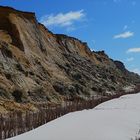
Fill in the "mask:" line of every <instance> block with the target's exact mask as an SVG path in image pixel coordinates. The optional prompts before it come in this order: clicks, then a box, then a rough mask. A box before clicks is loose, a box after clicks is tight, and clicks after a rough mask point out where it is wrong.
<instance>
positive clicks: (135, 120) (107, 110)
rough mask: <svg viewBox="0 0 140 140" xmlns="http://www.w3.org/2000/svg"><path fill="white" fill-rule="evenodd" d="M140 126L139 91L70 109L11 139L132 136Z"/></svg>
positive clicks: (83, 139)
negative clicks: (70, 111) (77, 110)
mask: <svg viewBox="0 0 140 140" xmlns="http://www.w3.org/2000/svg"><path fill="white" fill-rule="evenodd" d="M139 129H140V93H139V94H133V95H125V96H122V97H121V98H118V99H113V100H110V101H107V102H105V103H102V104H100V105H98V106H97V107H96V108H94V109H91V110H83V111H79V112H74V113H69V114H67V115H65V116H63V117H61V118H58V119H56V120H54V121H52V122H50V123H48V124H46V125H44V126H41V127H39V128H37V129H35V130H33V131H30V132H27V133H25V134H22V135H19V136H17V137H14V138H11V139H9V140H133V138H135V136H138V133H139Z"/></svg>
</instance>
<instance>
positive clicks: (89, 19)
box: [0, 0, 140, 74]
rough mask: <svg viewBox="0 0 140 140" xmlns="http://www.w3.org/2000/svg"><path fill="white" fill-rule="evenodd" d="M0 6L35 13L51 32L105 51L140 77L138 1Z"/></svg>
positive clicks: (8, 0) (20, 1) (36, 1)
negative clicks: (70, 37) (76, 39)
mask: <svg viewBox="0 0 140 140" xmlns="http://www.w3.org/2000/svg"><path fill="white" fill-rule="evenodd" d="M0 5H4V6H11V7H14V8H16V9H19V10H24V11H31V12H35V13H36V17H37V19H38V20H39V21H40V22H42V23H44V24H45V25H46V26H47V28H49V29H50V30H51V31H53V32H54V33H63V34H67V35H70V36H74V37H76V38H79V39H81V40H82V41H85V42H87V43H88V44H89V47H90V48H91V49H92V50H96V51H98V50H105V52H106V53H107V54H108V55H109V56H110V57H111V58H113V59H115V60H116V59H117V60H121V61H123V62H124V63H125V65H126V67H127V68H128V69H129V70H131V71H135V72H137V73H139V74H140V63H139V60H140V39H139V38H140V16H139V13H140V0H55V1H52V0H27V1H25V0H1V1H0Z"/></svg>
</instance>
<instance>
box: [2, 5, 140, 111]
mask: <svg viewBox="0 0 140 140" xmlns="http://www.w3.org/2000/svg"><path fill="white" fill-rule="evenodd" d="M138 83H140V76H138V75H137V74H134V73H131V72H129V71H128V70H126V68H125V67H124V65H123V63H121V62H119V61H113V60H112V59H110V58H109V57H108V56H107V55H106V54H105V52H104V51H100V52H92V51H91V50H90V49H89V47H88V45H87V43H85V42H82V41H80V40H78V39H76V38H73V37H69V36H66V35H62V34H61V35H60V34H53V33H52V32H50V31H49V30H48V29H47V28H46V27H44V26H43V25H41V24H40V23H38V22H37V20H36V18H35V14H34V13H28V12H21V11H17V10H15V9H12V8H9V7H0V107H1V108H2V109H3V110H5V109H9V107H8V106H6V104H5V102H6V103H7V102H8V103H9V102H10V103H12V104H14V107H15V106H16V107H17V108H20V107H19V106H20V105H18V104H17V103H20V104H24V105H25V104H28V105H29V104H30V105H32V104H36V103H43V102H45V103H61V102H62V101H65V100H74V99H75V98H80V99H89V98H91V97H102V96H108V95H109V94H117V92H118V91H120V90H122V89H124V88H125V87H127V86H135V85H137V84H138ZM5 106H6V107H5ZM2 109H1V110H2Z"/></svg>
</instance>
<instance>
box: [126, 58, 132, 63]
mask: <svg viewBox="0 0 140 140" xmlns="http://www.w3.org/2000/svg"><path fill="white" fill-rule="evenodd" d="M133 60H134V57H130V58H127V59H126V61H127V62H131V61H133Z"/></svg>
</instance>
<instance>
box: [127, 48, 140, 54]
mask: <svg viewBox="0 0 140 140" xmlns="http://www.w3.org/2000/svg"><path fill="white" fill-rule="evenodd" d="M127 53H140V48H130V49H128V50H127Z"/></svg>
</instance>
